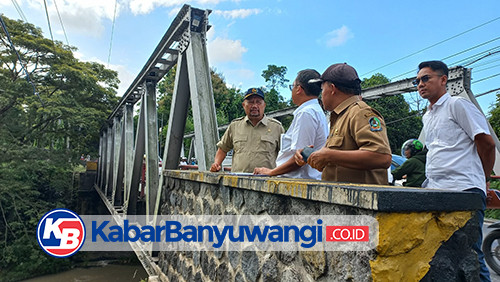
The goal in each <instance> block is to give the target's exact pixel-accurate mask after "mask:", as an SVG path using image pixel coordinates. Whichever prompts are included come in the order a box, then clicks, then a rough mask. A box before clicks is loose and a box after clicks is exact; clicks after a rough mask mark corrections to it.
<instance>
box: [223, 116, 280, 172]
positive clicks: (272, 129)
mask: <svg viewBox="0 0 500 282" xmlns="http://www.w3.org/2000/svg"><path fill="white" fill-rule="evenodd" d="M283 132H285V130H284V129H283V126H282V125H281V123H280V122H279V121H277V120H275V119H273V118H268V117H267V116H265V115H264V117H263V118H262V120H260V121H259V122H258V123H257V125H255V126H253V124H252V122H251V121H250V120H249V119H248V117H247V116H245V117H241V118H237V119H235V120H233V121H232V122H231V124H229V127H228V128H227V130H226V132H225V133H224V135H223V136H222V138H221V140H220V141H219V142H218V143H217V147H219V148H220V149H221V150H222V151H224V152H228V151H230V150H231V149H232V150H233V160H232V164H231V171H232V172H253V170H254V168H256V167H267V168H275V167H276V157H277V156H278V152H279V150H280V135H281V134H282V133H283Z"/></svg>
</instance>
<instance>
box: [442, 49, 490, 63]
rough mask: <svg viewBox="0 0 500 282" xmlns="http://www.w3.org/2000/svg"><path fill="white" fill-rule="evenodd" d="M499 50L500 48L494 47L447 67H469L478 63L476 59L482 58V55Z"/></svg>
mask: <svg viewBox="0 0 500 282" xmlns="http://www.w3.org/2000/svg"><path fill="white" fill-rule="evenodd" d="M499 49H500V46H496V47H493V48H490V49H488V50H485V51H482V52H479V53H477V54H474V55H472V56H469V57H466V58H463V59H461V60H458V61H455V62H453V63H451V64H449V65H450V66H456V65H461V64H464V65H467V66H468V65H471V64H473V63H475V62H477V61H479V60H478V58H480V57H483V56H484V54H489V53H491V52H496V51H497V50H499Z"/></svg>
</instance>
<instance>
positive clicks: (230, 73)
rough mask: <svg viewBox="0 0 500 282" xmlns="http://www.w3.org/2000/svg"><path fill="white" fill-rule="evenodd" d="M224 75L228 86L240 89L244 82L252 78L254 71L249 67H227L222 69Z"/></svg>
mask: <svg viewBox="0 0 500 282" xmlns="http://www.w3.org/2000/svg"><path fill="white" fill-rule="evenodd" d="M224 77H225V79H226V86H227V87H228V88H229V87H231V88H236V89H241V88H242V87H243V85H244V84H248V82H249V81H253V80H254V78H255V73H254V72H253V71H252V70H249V69H227V70H224Z"/></svg>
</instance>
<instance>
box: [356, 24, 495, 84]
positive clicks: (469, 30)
mask: <svg viewBox="0 0 500 282" xmlns="http://www.w3.org/2000/svg"><path fill="white" fill-rule="evenodd" d="M499 19H500V17H497V18H494V19H492V20H489V21H487V22H485V23H482V24H480V25H478V26H475V27H473V28H471V29H468V30H466V31H463V32H461V33H459V34H457V35H454V36H452V37H449V38H447V39H445V40H441V41H439V42H437V43H434V44H432V45H431V46H429V47H425V48H424V49H421V50H419V51H416V52H413V53H411V54H409V55H406V56H404V57H402V58H400V59H397V60H395V61H392V62H390V63H388V64H385V65H383V66H381V67H379V68H376V69H374V70H371V71H369V72H367V73H365V74H362V75H361V76H365V75H367V74H370V73H372V72H375V71H377V70H380V69H382V68H385V67H387V66H390V65H393V64H395V63H397V62H400V61H402V60H404V59H407V58H409V57H412V56H414V55H416V54H418V53H421V52H423V51H425V50H428V49H430V48H433V47H435V46H437V45H440V44H442V43H444V42H447V41H450V40H452V39H454V38H457V37H459V36H461V35H464V34H466V33H468V32H471V31H473V30H475V29H478V28H480V27H482V26H485V25H487V24H489V23H492V22H494V21H496V20H499Z"/></svg>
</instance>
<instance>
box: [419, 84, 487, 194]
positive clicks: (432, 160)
mask: <svg viewBox="0 0 500 282" xmlns="http://www.w3.org/2000/svg"><path fill="white" fill-rule="evenodd" d="M422 121H423V123H424V128H423V131H424V133H425V145H426V146H427V148H428V149H429V152H428V153H427V162H426V167H425V173H426V175H427V181H426V182H424V184H423V185H424V187H428V188H441V189H450V190H458V191H461V190H466V189H469V188H479V189H481V190H483V191H485V192H486V181H485V180H484V179H485V176H484V170H483V165H482V162H481V159H480V157H479V155H478V153H477V147H476V144H475V143H474V137H475V136H476V135H478V134H481V133H484V134H488V135H489V134H490V131H489V128H488V123H487V121H486V118H485V117H484V115H483V114H482V113H481V112H480V111H479V109H478V108H477V107H476V106H474V104H472V103H471V102H470V101H468V100H466V99H464V98H461V97H451V96H450V94H448V93H446V94H444V95H443V96H441V98H439V100H438V101H437V102H436V103H435V104H434V105H433V106H432V107H430V108H429V110H428V111H427V112H426V113H425V115H424V117H423V119H422Z"/></svg>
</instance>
